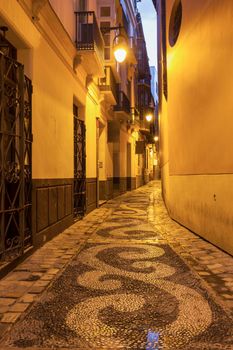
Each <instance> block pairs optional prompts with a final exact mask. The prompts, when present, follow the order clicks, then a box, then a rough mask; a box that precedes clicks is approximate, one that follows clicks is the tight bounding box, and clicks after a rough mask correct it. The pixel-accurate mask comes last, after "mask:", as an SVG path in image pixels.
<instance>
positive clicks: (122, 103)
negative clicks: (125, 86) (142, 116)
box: [114, 90, 130, 114]
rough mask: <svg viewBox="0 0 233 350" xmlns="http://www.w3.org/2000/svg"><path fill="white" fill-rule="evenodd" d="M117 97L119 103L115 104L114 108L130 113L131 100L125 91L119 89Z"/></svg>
mask: <svg viewBox="0 0 233 350" xmlns="http://www.w3.org/2000/svg"><path fill="white" fill-rule="evenodd" d="M117 97H118V98H117V105H116V106H114V110H115V111H117V112H119V111H123V112H125V113H128V114H130V102H129V99H128V97H127V96H126V94H125V93H124V91H121V90H119V92H118V96H117Z"/></svg>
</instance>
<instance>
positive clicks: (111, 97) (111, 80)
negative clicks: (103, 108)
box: [99, 66, 117, 105]
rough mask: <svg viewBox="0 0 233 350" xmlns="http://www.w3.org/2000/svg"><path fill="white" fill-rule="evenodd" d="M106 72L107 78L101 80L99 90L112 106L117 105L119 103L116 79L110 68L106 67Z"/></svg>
mask: <svg viewBox="0 0 233 350" xmlns="http://www.w3.org/2000/svg"><path fill="white" fill-rule="evenodd" d="M104 72H105V77H104V78H100V79H99V89H100V91H102V92H103V93H104V95H105V98H106V100H107V101H108V102H109V103H110V104H111V105H115V104H116V103H117V84H116V79H115V77H114V75H113V72H112V68H111V67H110V66H106V67H105V68H104Z"/></svg>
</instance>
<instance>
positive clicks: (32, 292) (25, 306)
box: [0, 203, 114, 337]
mask: <svg viewBox="0 0 233 350" xmlns="http://www.w3.org/2000/svg"><path fill="white" fill-rule="evenodd" d="M113 207H114V203H113ZM111 213H112V208H111V207H110V208H104V207H101V208H99V209H96V210H94V211H93V212H91V213H90V214H88V215H87V216H85V217H84V218H83V220H81V221H77V222H76V223H74V224H73V225H72V226H70V227H69V228H67V229H66V230H65V231H63V232H62V233H60V234H59V235H58V236H56V237H55V238H53V239H52V240H51V241H49V242H47V243H46V244H45V245H44V246H43V247H41V248H40V249H38V250H37V251H36V252H34V253H33V254H32V255H31V256H29V257H28V258H27V259H26V260H25V261H24V262H22V263H21V264H20V265H18V266H17V267H16V268H15V269H14V270H13V271H12V272H10V273H9V274H8V275H7V276H6V277H4V278H3V279H2V280H1V281H0V337H2V336H3V335H4V334H5V332H6V331H8V330H9V329H10V327H11V326H12V325H13V324H14V323H15V322H16V321H18V320H19V318H20V317H21V316H22V314H23V313H24V312H25V311H26V310H29V308H30V307H31V306H32V304H33V303H34V302H35V301H36V300H37V299H38V298H39V297H40V295H41V294H42V293H43V292H44V291H45V289H46V288H47V287H48V286H49V285H50V283H52V281H53V280H54V279H55V278H56V277H57V276H58V275H59V274H60V273H62V271H63V270H64V268H65V267H66V265H67V264H68V263H69V262H70V260H71V259H72V257H73V256H74V255H75V254H77V253H78V251H79V250H80V249H81V247H82V246H83V244H85V242H86V241H87V239H88V238H89V237H90V235H91V234H92V233H93V232H94V231H96V230H97V228H98V227H99V225H100V224H101V223H102V222H103V221H104V220H106V218H107V217H108V216H109V215H111Z"/></svg>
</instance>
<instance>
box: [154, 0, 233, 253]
mask: <svg viewBox="0 0 233 350" xmlns="http://www.w3.org/2000/svg"><path fill="white" fill-rule="evenodd" d="M173 3H174V2H173V1H171V0H168V1H167V28H168V26H169V19H170V15H171V9H172V5H173ZM182 7H183V16H182V25H181V32H180V35H179V38H178V41H177V43H176V44H175V46H174V47H170V45H169V42H167V68H168V76H167V77H168V101H167V103H166V102H165V100H164V99H163V101H162V110H161V115H160V120H161V125H160V126H161V144H160V145H161V155H162V179H163V195H164V198H165V201H166V204H167V207H168V210H169V211H170V214H171V216H172V217H173V218H175V219H176V220H178V221H179V222H181V223H182V224H183V225H185V226H187V227H188V228H190V229H191V230H193V231H195V232H196V233H198V234H199V235H201V236H203V237H204V238H206V239H207V240H209V241H211V242H213V243H214V244H216V245H218V246H219V247H221V248H222V249H224V250H226V251H228V252H229V253H231V254H233V205H232V198H233V197H232V194H233V193H232V191H233V187H232V179H233V174H232V173H233V158H232V146H233V141H232V134H233V119H232V115H233V103H232V93H233V81H232V79H230V77H231V76H232V74H233V67H232V65H231V61H232V55H233V46H232V45H231V43H232V37H233V27H232V18H233V3H232V2H231V1H228V0H222V1H221V2H219V1H218V0H211V1H210V0H206V1H201V0H197V1H195V2H194V1H189V0H183V1H182Z"/></svg>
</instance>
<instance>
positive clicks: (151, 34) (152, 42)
mask: <svg viewBox="0 0 233 350" xmlns="http://www.w3.org/2000/svg"><path fill="white" fill-rule="evenodd" d="M138 10H139V12H140V13H141V17H142V23H143V30H144V35H145V39H146V45H147V53H148V56H149V64H150V66H155V67H157V47H156V41H157V30H156V25H157V20H156V11H155V8H154V5H153V3H152V0H142V1H141V2H138Z"/></svg>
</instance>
